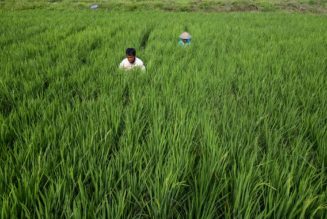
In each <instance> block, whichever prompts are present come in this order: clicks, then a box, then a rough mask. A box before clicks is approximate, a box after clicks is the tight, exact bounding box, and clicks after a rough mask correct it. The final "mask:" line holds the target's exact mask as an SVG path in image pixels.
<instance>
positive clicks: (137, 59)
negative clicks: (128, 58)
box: [135, 57, 143, 65]
mask: <svg viewBox="0 0 327 219" xmlns="http://www.w3.org/2000/svg"><path fill="white" fill-rule="evenodd" d="M135 61H136V63H137V64H140V65H143V61H142V60H141V59H139V58H137V57H136V60H135Z"/></svg>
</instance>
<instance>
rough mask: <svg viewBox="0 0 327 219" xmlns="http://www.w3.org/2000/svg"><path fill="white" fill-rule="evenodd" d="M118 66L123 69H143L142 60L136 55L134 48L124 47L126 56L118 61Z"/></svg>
mask: <svg viewBox="0 0 327 219" xmlns="http://www.w3.org/2000/svg"><path fill="white" fill-rule="evenodd" d="M119 68H120V69H125V70H130V69H134V68H139V69H141V70H143V71H144V70H145V66H144V64H143V62H142V60H141V59H139V58H137V57H136V50H135V49H134V48H127V49H126V58H125V59H124V60H123V61H122V62H121V63H120V65H119Z"/></svg>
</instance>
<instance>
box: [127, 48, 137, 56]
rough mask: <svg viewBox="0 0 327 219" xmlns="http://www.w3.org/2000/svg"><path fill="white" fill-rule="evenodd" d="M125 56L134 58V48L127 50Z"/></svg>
mask: <svg viewBox="0 0 327 219" xmlns="http://www.w3.org/2000/svg"><path fill="white" fill-rule="evenodd" d="M126 55H128V56H136V50H135V49H134V48H127V49H126Z"/></svg>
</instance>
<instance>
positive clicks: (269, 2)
mask: <svg viewBox="0 0 327 219" xmlns="http://www.w3.org/2000/svg"><path fill="white" fill-rule="evenodd" d="M95 3H96V4H98V5H99V7H100V9H105V10H114V11H117V10H119V11H121V10H125V11H126V10H127V11H134V10H166V11H206V12H217V11H280V10H283V11H285V10H286V11H298V12H315V13H327V0H96V1H95V0H0V8H3V9H5V10H8V9H35V8H51V9H60V8H65V9H67V8H79V9H82V8H89V7H90V5H92V4H95Z"/></svg>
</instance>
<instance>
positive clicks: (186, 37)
mask: <svg viewBox="0 0 327 219" xmlns="http://www.w3.org/2000/svg"><path fill="white" fill-rule="evenodd" d="M190 44H191V35H190V34H189V33H188V32H183V33H182V34H181V35H179V41H178V45H181V46H188V45H190Z"/></svg>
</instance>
